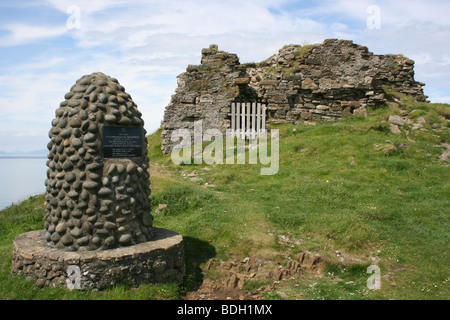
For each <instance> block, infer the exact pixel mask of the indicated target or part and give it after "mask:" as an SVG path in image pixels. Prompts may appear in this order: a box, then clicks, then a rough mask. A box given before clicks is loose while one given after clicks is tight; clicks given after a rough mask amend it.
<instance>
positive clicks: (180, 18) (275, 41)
mask: <svg viewBox="0 0 450 320" xmlns="http://www.w3.org/2000/svg"><path fill="white" fill-rule="evenodd" d="M449 13H450V1H448V0H430V1H423V0H420V1H418V0H408V1H403V0H380V1H377V0H368V1H366V0H323V1H311V0H307V1H303V0H297V1H295V0H164V1H163V0H145V1H144V0H16V1H11V0H0V61H2V63H1V64H0V151H4V152H9V153H17V152H24V151H33V150H45V148H46V145H47V143H48V142H49V137H48V131H49V129H50V127H51V121H52V119H53V118H54V117H55V110H56V109H57V108H58V107H59V103H60V102H61V101H63V100H64V95H65V93H66V92H68V91H69V89H70V87H71V86H72V85H73V84H74V83H75V82H76V80H78V79H79V78H81V77H82V76H83V75H86V74H91V73H93V72H103V73H105V74H107V75H109V76H111V77H113V78H116V79H118V81H119V82H120V84H121V85H123V86H124V87H125V90H126V92H127V93H129V94H130V95H131V97H132V99H133V101H134V102H135V103H136V104H137V106H138V109H139V110H140V111H141V112H142V114H143V119H144V121H145V129H146V130H147V132H148V133H152V132H154V131H156V130H157V129H158V128H159V127H160V125H161V120H162V119H163V114H164V109H165V107H166V106H167V104H168V103H169V102H170V98H171V96H172V95H173V94H174V93H175V89H176V87H177V76H178V75H179V74H181V73H183V72H185V70H186V67H187V66H188V65H189V64H194V65H195V64H200V58H201V50H202V49H203V48H207V47H209V45H210V44H217V45H218V46H219V49H220V50H224V51H227V52H230V53H235V54H237V55H238V57H239V59H240V62H241V63H246V62H259V61H262V60H264V59H266V58H268V57H270V56H271V55H273V54H274V53H277V52H278V50H279V49H280V48H282V47H283V46H284V45H286V44H300V45H304V44H314V43H322V42H323V40H325V39H329V38H338V39H345V40H353V41H354V42H355V43H357V44H360V45H365V46H367V47H368V48H369V50H370V51H371V52H373V53H375V54H403V55H405V56H407V57H408V58H410V59H413V60H414V61H415V62H416V64H415V79H416V80H417V81H420V82H424V83H425V84H426V86H425V87H424V91H425V94H426V95H428V96H429V100H430V101H431V102H441V103H450V41H449V39H450V19H448V17H447V16H448V14H449Z"/></svg>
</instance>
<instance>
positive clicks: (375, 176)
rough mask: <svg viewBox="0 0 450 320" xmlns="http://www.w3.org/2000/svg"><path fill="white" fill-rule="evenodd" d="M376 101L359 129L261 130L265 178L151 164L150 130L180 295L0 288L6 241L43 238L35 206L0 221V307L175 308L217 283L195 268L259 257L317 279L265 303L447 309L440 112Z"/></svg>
mask: <svg viewBox="0 0 450 320" xmlns="http://www.w3.org/2000/svg"><path fill="white" fill-rule="evenodd" d="M386 93H387V94H388V95H389V97H390V101H389V103H388V105H387V106H386V107H384V108H380V109H377V110H369V116H368V117H367V118H363V117H350V118H346V119H343V120H342V121H340V122H337V123H316V124H315V125H313V126H311V125H306V124H305V125H297V126H295V125H289V124H285V125H271V127H272V128H276V129H278V130H279V132H280V157H279V158H280V165H279V171H278V173H277V174H276V175H272V176H262V175H260V174H259V172H260V171H259V170H260V168H261V165H259V164H258V165H250V164H235V165H230V164H219V165H206V164H200V165H180V166H176V165H174V164H173V163H172V161H171V159H170V156H163V155H162V154H161V152H160V145H159V135H160V130H158V131H157V132H155V133H154V134H153V135H151V136H149V137H148V140H149V157H150V160H151V161H150V162H151V169H150V170H151V182H152V185H151V187H152V195H151V197H152V207H153V212H152V214H153V215H154V217H155V226H157V227H164V228H168V229H171V230H174V231H176V232H179V233H180V234H182V235H183V237H184V239H185V248H186V264H187V273H188V274H187V276H186V279H185V282H184V284H183V285H182V286H179V287H177V286H173V285H165V286H152V285H148V286H142V287H141V288H139V289H137V290H131V289H130V288H126V287H123V286H116V287H114V288H111V289H110V290H106V291H104V292H76V291H73V292H70V291H68V290H67V289H64V288H60V289H39V288H35V287H34V286H33V284H32V283H31V282H29V281H27V280H26V279H23V278H21V277H12V276H10V273H9V267H10V264H11V259H10V254H11V250H12V240H13V239H14V237H15V236H17V235H18V234H20V233H23V232H25V231H28V230H37V229H41V228H42V224H43V216H44V204H43V202H44V199H43V197H42V196H39V197H33V198H30V199H28V200H26V201H24V202H23V203H21V204H18V205H14V206H11V207H9V208H7V209H5V210H3V211H1V212H0V254H1V259H0V299H178V298H180V297H182V295H183V294H185V293H186V292H190V291H192V290H193V289H194V288H195V286H196V285H197V284H198V283H199V282H201V281H203V280H205V279H212V280H217V279H219V278H220V277H221V273H220V272H219V271H218V270H217V269H215V268H205V266H206V265H207V264H208V263H209V262H210V261H211V260H215V261H222V262H223V261H227V260H229V259H231V258H232V259H236V260H242V259H244V258H246V257H251V256H256V255H258V256H262V257H264V258H265V259H266V260H265V261H269V260H270V261H273V262H274V263H275V262H276V264H279V265H286V263H287V261H288V260H289V259H290V258H293V257H295V255H296V254H298V253H299V252H303V251H309V252H314V253H317V254H320V255H321V256H322V257H323V258H324V261H325V262H326V263H325V267H324V269H323V271H322V272H321V274H320V276H317V275H316V276H305V277H300V278H291V279H285V280H283V281H280V282H276V286H275V289H273V290H272V291H270V292H265V293H264V297H265V298H267V299H272V298H278V299H283V298H284V299H449V298H450V292H449V282H450V279H449V278H448V267H449V265H450V257H449V256H448V253H449V252H450V250H449V249H450V247H449V243H450V226H449V216H450V215H449V213H450V212H449V207H450V206H449V197H448V195H449V194H450V184H449V181H450V179H449V178H450V172H449V167H448V162H446V161H443V160H442V159H440V156H441V155H442V153H443V151H444V150H445V148H444V147H443V146H442V143H449V129H448V123H449V121H448V118H449V110H450V106H449V105H446V104H427V103H417V102H413V101H411V100H409V99H407V98H406V97H404V96H401V95H398V94H396V93H394V92H390V91H389V90H387V89H386ZM391 115H399V116H402V117H403V118H404V119H405V124H404V125H403V126H401V127H400V128H399V129H400V133H397V134H394V133H393V132H391V129H390V123H389V121H388V119H389V116H391ZM419 118H420V121H419ZM408 119H409V121H407V120H408ZM422 119H423V120H422ZM418 121H419V122H418ZM417 123H420V124H421V126H417V125H416V124H417ZM415 125H416V126H415ZM247 163H248V162H247ZM286 239H289V241H285V240H286ZM276 264H274V265H276ZM370 264H377V265H378V266H379V267H380V271H381V284H382V287H381V290H370V289H368V288H367V286H366V283H367V282H366V281H367V279H368V277H369V276H370V274H368V273H366V270H367V267H368V266H369V265H370ZM201 270H203V271H201ZM269 282H270V283H271V282H272V281H271V280H267V281H262V282H258V281H256V280H255V281H253V282H252V281H248V283H247V284H246V288H248V289H249V288H251V289H254V288H257V287H258V286H260V285H262V284H267V283H269Z"/></svg>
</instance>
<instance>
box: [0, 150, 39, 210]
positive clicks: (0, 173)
mask: <svg viewBox="0 0 450 320" xmlns="http://www.w3.org/2000/svg"><path fill="white" fill-rule="evenodd" d="M46 161H47V157H46V156H0V210H3V209H5V208H7V207H9V206H11V205H12V204H17V203H19V202H22V201H23V200H26V199H28V198H29V197H30V196H35V195H38V194H43V193H44V192H45V185H44V183H45V179H46V178H47V165H46Z"/></svg>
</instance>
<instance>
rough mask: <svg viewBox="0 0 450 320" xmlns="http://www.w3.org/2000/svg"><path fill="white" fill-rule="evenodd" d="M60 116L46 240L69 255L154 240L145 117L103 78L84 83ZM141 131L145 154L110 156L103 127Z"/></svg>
mask: <svg viewBox="0 0 450 320" xmlns="http://www.w3.org/2000/svg"><path fill="white" fill-rule="evenodd" d="M64 97H65V100H64V101H63V102H61V104H60V107H59V108H58V109H56V111H55V119H53V121H52V127H51V129H50V132H49V138H50V142H49V143H48V145H47V147H48V150H49V153H48V161H47V166H48V170H47V179H46V180H45V186H46V193H45V200H46V216H45V224H44V229H45V240H46V241H47V243H48V244H49V245H50V246H53V247H55V248H57V249H63V250H66V251H89V250H96V249H99V250H106V249H112V248H116V247H122V246H130V245H135V244H138V243H143V242H146V241H149V240H151V238H152V234H153V217H152V215H151V214H150V212H151V204H150V199H149V196H150V187H149V185H150V181H149V177H150V174H149V172H148V168H149V160H148V157H147V141H146V139H145V134H146V131H145V129H144V121H143V120H142V118H141V116H142V114H141V113H140V112H139V111H138V109H137V106H136V104H135V103H134V102H133V100H132V99H131V96H130V95H129V94H128V93H126V92H125V89H124V87H123V86H121V85H120V84H119V82H118V81H117V80H116V79H114V78H111V77H109V76H107V75H105V74H103V73H93V74H91V75H85V76H83V77H82V78H81V79H79V80H78V81H77V82H76V83H75V85H74V86H72V88H71V89H70V92H68V93H67V94H66V95H65V96H64ZM104 126H108V127H121V128H140V129H141V130H142V146H141V147H142V149H140V150H142V152H141V153H142V154H141V155H140V156H127V157H123V158H118V157H114V158H106V157H105V155H104V149H103V138H104V137H103V128H104Z"/></svg>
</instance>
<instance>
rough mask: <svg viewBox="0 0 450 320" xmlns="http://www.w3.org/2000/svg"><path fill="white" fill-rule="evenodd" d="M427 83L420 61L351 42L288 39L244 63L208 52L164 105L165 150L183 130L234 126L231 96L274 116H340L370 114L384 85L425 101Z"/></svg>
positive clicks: (213, 47)
mask: <svg viewBox="0 0 450 320" xmlns="http://www.w3.org/2000/svg"><path fill="white" fill-rule="evenodd" d="M424 85H425V84H424V83H421V82H417V81H415V80H414V61H413V60H410V59H408V58H406V57H404V56H402V55H375V54H373V53H372V52H369V51H368V49H367V47H365V46H360V45H357V44H354V43H353V42H352V41H348V40H336V39H328V40H325V41H324V42H323V43H322V44H316V45H309V46H300V45H288V46H285V47H283V48H282V49H280V50H279V52H278V54H276V55H273V56H272V57H270V58H269V59H267V60H265V61H262V62H260V63H246V64H240V62H239V58H238V57H237V55H236V54H231V53H228V52H224V51H220V50H218V47H217V46H216V45H211V46H210V47H209V48H208V49H203V50H202V58H201V64H200V65H189V66H188V67H187V69H186V72H184V73H182V74H181V75H179V76H178V88H177V89H176V93H175V94H174V95H173V96H172V99H171V102H170V103H169V105H168V106H167V107H166V109H165V113H164V120H163V122H162V127H163V132H162V134H161V140H162V142H161V149H162V151H163V153H165V154H168V153H170V151H171V150H172V148H173V144H174V142H173V141H171V134H172V132H173V130H176V129H189V130H193V128H194V122H195V121H199V120H202V128H203V130H204V131H205V130H207V129H210V128H211V129H220V130H221V131H222V132H223V133H225V132H226V130H227V129H230V128H231V125H230V105H231V103H232V102H260V103H264V104H265V105H266V110H267V115H266V119H267V121H268V122H273V123H285V122H290V123H300V122H302V121H317V120H324V121H335V120H338V119H339V118H341V117H344V116H348V115H352V114H353V115H361V116H365V115H366V114H367V108H376V107H377V106H380V105H383V104H384V103H385V102H386V99H385V95H384V90H383V86H386V87H388V88H390V89H394V90H395V91H398V92H400V93H403V94H406V95H408V96H410V97H413V98H414V99H416V100H417V101H426V99H427V96H425V95H424V93H423V90H422V87H423V86H424Z"/></svg>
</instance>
